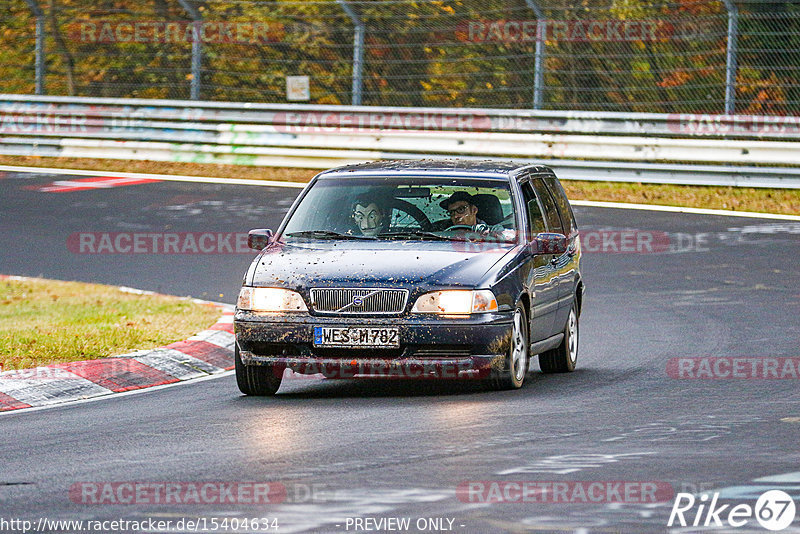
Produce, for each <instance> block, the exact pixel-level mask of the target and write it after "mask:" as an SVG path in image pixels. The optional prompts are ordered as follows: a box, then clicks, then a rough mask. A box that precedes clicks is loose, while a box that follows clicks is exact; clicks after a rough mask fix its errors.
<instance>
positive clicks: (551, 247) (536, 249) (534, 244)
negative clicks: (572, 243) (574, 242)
mask: <svg viewBox="0 0 800 534" xmlns="http://www.w3.org/2000/svg"><path fill="white" fill-rule="evenodd" d="M566 251H567V236H565V235H564V234H555V233H552V234H551V233H541V234H536V237H534V238H533V241H531V252H533V253H534V254H564V253H565V252H566Z"/></svg>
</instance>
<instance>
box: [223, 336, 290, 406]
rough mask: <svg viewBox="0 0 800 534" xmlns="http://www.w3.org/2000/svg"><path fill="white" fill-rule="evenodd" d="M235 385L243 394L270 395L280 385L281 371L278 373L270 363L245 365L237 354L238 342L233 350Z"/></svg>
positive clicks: (276, 390) (273, 393)
mask: <svg viewBox="0 0 800 534" xmlns="http://www.w3.org/2000/svg"><path fill="white" fill-rule="evenodd" d="M233 360H234V367H235V369H236V385H237V386H239V391H241V392H242V393H244V394H245V395H259V396H271V395H275V393H277V392H278V389H279V388H280V387H281V380H282V379H283V373H281V374H280V375H278V373H276V372H275V371H276V369H275V367H274V366H272V365H245V364H244V363H242V357H241V356H240V355H239V344H238V343H237V344H236V347H235V348H234V350H233Z"/></svg>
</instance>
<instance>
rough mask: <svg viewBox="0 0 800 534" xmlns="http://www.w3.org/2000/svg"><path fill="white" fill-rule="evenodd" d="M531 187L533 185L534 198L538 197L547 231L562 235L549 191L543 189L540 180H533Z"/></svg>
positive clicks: (559, 219)
mask: <svg viewBox="0 0 800 534" xmlns="http://www.w3.org/2000/svg"><path fill="white" fill-rule="evenodd" d="M531 185H533V189H534V191H536V196H537V197H539V200H540V201H541V203H542V206H543V207H544V219H545V221H547V229H548V231H550V232H557V233H559V234H564V233H565V232H564V227H563V226H562V224H561V218H560V217H559V216H558V208H556V202H555V200H553V196H552V195H551V194H550V191H548V190H547V187H545V185H544V181H543V180H542V179H541V178H534V179H533V180H531Z"/></svg>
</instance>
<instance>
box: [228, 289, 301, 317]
mask: <svg viewBox="0 0 800 534" xmlns="http://www.w3.org/2000/svg"><path fill="white" fill-rule="evenodd" d="M236 307H237V308H239V309H240V310H251V311H261V312H271V313H287V312H307V311H308V308H307V307H306V303H305V301H304V300H303V297H302V296H301V295H300V293H298V292H297V291H292V290H291V289H282V288H279V287H243V288H242V290H241V291H240V292H239V298H238V299H237V301H236Z"/></svg>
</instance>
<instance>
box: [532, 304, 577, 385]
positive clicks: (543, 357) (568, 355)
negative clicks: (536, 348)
mask: <svg viewBox="0 0 800 534" xmlns="http://www.w3.org/2000/svg"><path fill="white" fill-rule="evenodd" d="M578 332H579V328H578V306H577V303H576V302H575V301H574V300H573V302H572V308H571V309H570V310H569V317H567V324H566V325H565V326H564V339H563V340H561V345H559V346H558V347H556V348H554V349H552V350H548V351H546V352H543V353H541V354H540V355H539V367H540V368H541V369H542V372H543V373H568V372H570V371H574V370H575V365H576V364H577V363H578Z"/></svg>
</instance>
